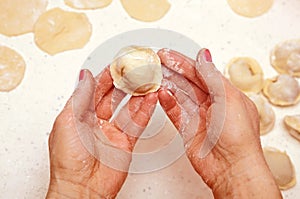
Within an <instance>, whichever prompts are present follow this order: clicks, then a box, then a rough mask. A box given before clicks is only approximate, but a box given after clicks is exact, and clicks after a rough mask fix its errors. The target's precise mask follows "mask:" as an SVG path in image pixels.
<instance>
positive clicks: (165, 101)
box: [158, 89, 177, 110]
mask: <svg viewBox="0 0 300 199" xmlns="http://www.w3.org/2000/svg"><path fill="white" fill-rule="evenodd" d="M158 99H159V103H160V105H161V106H162V107H163V109H165V110H169V109H172V108H173V107H174V106H176V104H177V103H176V100H175V98H174V96H173V94H172V93H171V91H169V90H167V89H161V90H160V91H159V92H158Z"/></svg>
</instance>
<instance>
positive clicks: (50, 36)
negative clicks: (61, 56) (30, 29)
mask: <svg viewBox="0 0 300 199" xmlns="http://www.w3.org/2000/svg"><path fill="white" fill-rule="evenodd" d="M91 32H92V25H91V24H90V22H89V20H88V18H87V16H86V15H85V14H83V13H76V12H68V11H64V10H62V9H60V8H54V9H51V10H49V11H47V12H45V13H44V14H42V15H41V16H40V17H39V19H38V21H37V22H36V24H35V26H34V37H35V42H36V44H37V45H38V47H39V48H41V49H42V50H44V51H46V52H47V53H49V54H51V55H54V54H56V53H59V52H63V51H66V50H72V49H77V48H82V47H83V46H84V45H85V44H86V43H87V42H88V41H89V39H90V36H91Z"/></svg>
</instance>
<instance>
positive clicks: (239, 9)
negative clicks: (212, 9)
mask: <svg viewBox="0 0 300 199" xmlns="http://www.w3.org/2000/svg"><path fill="white" fill-rule="evenodd" d="M273 1H274V0H227V3H228V5H229V6H230V8H231V9H232V10H233V11H234V12H235V13H237V14H239V15H242V16H244V17H257V16H260V15H262V14H264V13H266V12H267V11H268V10H269V9H270V8H271V7H272V5H273Z"/></svg>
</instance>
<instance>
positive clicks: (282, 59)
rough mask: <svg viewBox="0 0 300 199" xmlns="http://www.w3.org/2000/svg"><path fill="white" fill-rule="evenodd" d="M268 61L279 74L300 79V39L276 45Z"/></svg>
mask: <svg viewBox="0 0 300 199" xmlns="http://www.w3.org/2000/svg"><path fill="white" fill-rule="evenodd" d="M270 59H271V64H272V66H273V67H274V68H275V69H276V70H277V71H278V72H279V73H281V74H289V75H292V76H296V77H300V39H298V40H288V41H285V42H282V43H280V44H278V45H276V46H275V47H274V48H273V50H272V52H271V57H270Z"/></svg>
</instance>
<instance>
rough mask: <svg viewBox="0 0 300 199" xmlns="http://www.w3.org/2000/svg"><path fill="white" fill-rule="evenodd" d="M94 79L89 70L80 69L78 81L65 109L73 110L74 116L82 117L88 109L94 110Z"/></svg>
mask: <svg viewBox="0 0 300 199" xmlns="http://www.w3.org/2000/svg"><path fill="white" fill-rule="evenodd" d="M95 84H96V83H95V80H94V77H93V75H92V73H91V72H90V71H89V70H86V69H84V70H81V71H80V76H79V83H78V85H77V88H76V89H75V91H74V93H73V94H72V97H71V98H70V99H69V101H68V103H67V105H66V107H65V109H67V110H68V109H69V110H72V111H73V114H74V116H75V117H79V118H82V116H83V114H84V113H86V112H87V111H88V110H94V90H95Z"/></svg>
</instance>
